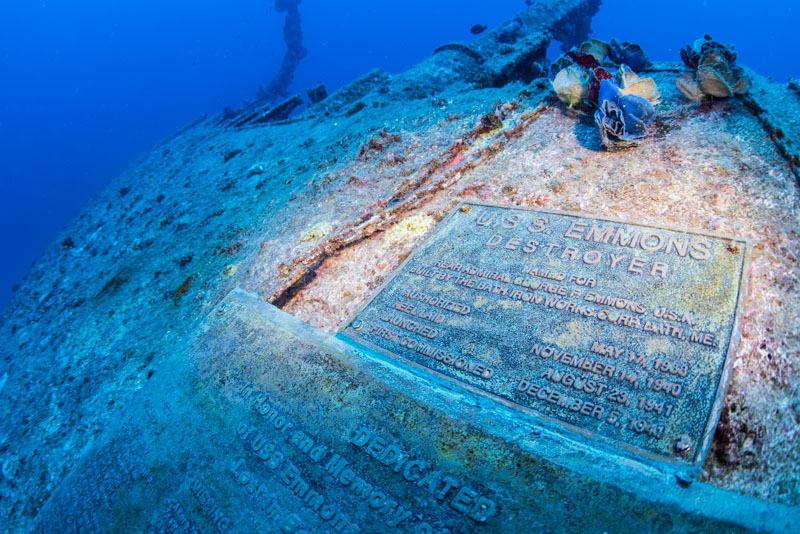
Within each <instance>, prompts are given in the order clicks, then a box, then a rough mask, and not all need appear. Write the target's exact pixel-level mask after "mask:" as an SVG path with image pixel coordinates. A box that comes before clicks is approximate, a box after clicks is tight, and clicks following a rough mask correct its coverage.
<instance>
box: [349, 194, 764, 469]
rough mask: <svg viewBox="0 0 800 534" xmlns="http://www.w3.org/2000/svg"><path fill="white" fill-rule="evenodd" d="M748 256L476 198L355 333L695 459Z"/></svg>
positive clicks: (694, 237)
mask: <svg viewBox="0 0 800 534" xmlns="http://www.w3.org/2000/svg"><path fill="white" fill-rule="evenodd" d="M748 258H749V243H748V242H747V241H746V240H744V239H739V238H735V237H730V236H724V235H719V234H710V233H706V232H698V231H688V230H676V229H671V228H664V227H655V226H647V225H641V224H635V223H626V222H622V221H618V220H613V219H606V218H602V217H593V216H581V215H578V214H569V213H557V212H548V211H536V210H528V209H519V208H509V207H501V206H494V205H486V204H479V203H472V202H469V203H463V204H461V205H460V206H459V207H458V208H457V209H456V210H455V211H454V212H453V213H452V214H451V215H450V216H449V217H448V218H447V219H446V221H444V222H443V223H441V225H440V226H439V227H438V228H437V229H436V232H435V233H434V234H433V235H432V237H430V238H429V239H428V240H426V241H425V243H423V244H422V245H421V246H419V247H418V248H417V249H416V251H415V252H414V254H413V255H412V256H411V257H409V258H408V259H407V260H406V262H405V263H404V264H403V265H402V266H401V268H399V269H398V270H397V271H396V273H395V275H394V276H393V278H391V279H390V280H389V281H388V282H387V283H386V284H385V285H384V286H383V287H382V288H381V289H380V290H379V291H378V293H377V294H376V295H375V296H374V297H373V298H372V299H371V300H370V302H369V303H368V304H367V305H366V306H365V307H363V308H362V309H361V310H360V311H359V312H358V313H357V314H356V316H355V317H354V318H353V319H352V320H351V321H349V322H348V324H347V325H346V326H345V327H344V328H343V329H342V333H343V334H344V335H346V336H348V337H350V338H353V339H354V340H356V341H358V342H360V343H363V344H364V345H366V346H369V347H373V348H377V349H379V350H382V351H384V352H387V353H389V354H392V355H396V356H399V357H400V358H401V359H403V360H405V361H408V362H412V363H413V364H415V365H418V366H421V367H424V368H425V369H428V370H432V371H434V372H436V373H439V374H441V375H444V376H446V377H449V378H451V379H455V380H458V381H459V382H462V383H464V384H467V385H468V386H470V387H472V388H476V389H478V390H480V391H485V392H489V393H491V394H493V395H494V396H496V397H497V398H498V400H500V401H501V402H505V403H509V404H511V405H512V406H515V407H523V408H525V409H528V410H530V411H531V412H535V413H536V414H540V415H543V416H545V417H546V418H548V419H550V420H552V421H557V422H559V424H563V426H565V427H567V428H569V429H570V430H571V431H575V432H578V433H582V434H584V435H589V436H591V437H592V438H594V439H597V440H599V441H603V442H605V443H607V444H610V445H611V446H614V447H620V448H622V449H625V450H626V451H632V452H634V453H641V454H644V455H645V456H648V457H650V458H654V459H657V460H660V461H666V462H668V463H672V464H678V465H684V466H686V467H688V468H689V469H690V470H691V469H692V468H694V469H696V468H699V466H700V465H702V462H703V459H704V457H705V454H706V452H707V450H708V446H709V444H710V439H711V436H712V435H713V430H714V427H715V425H716V422H717V418H718V416H719V410H720V407H721V403H722V398H723V396H724V390H725V387H726V385H727V379H728V374H729V371H730V363H731V360H732V359H733V354H732V353H733V351H734V349H735V346H736V342H737V335H738V334H737V319H738V316H739V313H740V311H741V310H740V307H741V305H742V302H743V297H744V293H745V290H746V280H747V267H748V264H749V262H748Z"/></svg>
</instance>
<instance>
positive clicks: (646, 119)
mask: <svg viewBox="0 0 800 534" xmlns="http://www.w3.org/2000/svg"><path fill="white" fill-rule="evenodd" d="M599 103H600V109H598V110H597V112H596V113H595V114H594V120H595V123H596V124H597V127H598V128H599V129H600V137H601V138H602V140H603V145H604V146H605V147H606V148H608V149H609V150H616V149H621V148H628V147H631V146H636V145H638V144H639V142H640V141H641V139H643V138H644V137H646V136H647V134H648V133H649V131H648V129H647V125H648V124H650V123H651V122H652V121H653V118H654V117H655V110H654V109H653V105H652V104H651V103H650V102H649V101H648V100H647V99H646V98H643V97H641V96H638V95H634V94H624V93H623V91H622V90H621V89H620V88H619V87H618V86H617V84H615V83H614V82H612V81H611V80H603V81H601V82H600V94H599Z"/></svg>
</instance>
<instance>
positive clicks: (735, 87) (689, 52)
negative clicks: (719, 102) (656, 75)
mask: <svg viewBox="0 0 800 534" xmlns="http://www.w3.org/2000/svg"><path fill="white" fill-rule="evenodd" d="M681 59H682V60H683V63H684V64H685V65H686V66H687V67H689V68H690V69H692V70H691V71H688V72H684V73H683V74H681V75H680V76H678V77H677V78H676V79H675V85H676V86H677V88H678V90H679V91H680V92H681V93H683V95H684V96H685V97H686V98H688V99H689V100H699V99H701V98H703V97H704V96H712V97H716V98H728V97H731V96H733V95H735V94H742V93H746V92H748V91H749V90H750V79H749V78H748V77H747V75H746V74H745V72H744V69H742V68H741V67H737V66H736V52H734V51H733V46H731V45H728V44H722V43H718V42H717V41H714V40H713V39H712V38H711V37H710V36H708V35H706V36H704V37H703V38H702V39H698V40H696V41H695V42H694V44H693V45H691V46H686V47H684V48H682V49H681Z"/></svg>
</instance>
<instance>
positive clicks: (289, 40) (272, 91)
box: [257, 0, 307, 102]
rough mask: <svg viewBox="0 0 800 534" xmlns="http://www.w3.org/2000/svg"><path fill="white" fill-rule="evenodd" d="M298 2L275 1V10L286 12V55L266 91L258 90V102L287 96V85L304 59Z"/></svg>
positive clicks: (297, 0)
mask: <svg viewBox="0 0 800 534" xmlns="http://www.w3.org/2000/svg"><path fill="white" fill-rule="evenodd" d="M300 2H301V0H275V10H276V11H278V12H282V11H285V12H286V20H285V21H284V23H283V40H284V42H285V43H286V53H285V54H284V56H283V62H282V63H281V68H280V70H279V71H278V74H276V75H275V77H274V78H273V79H272V80H271V81H270V82H269V85H267V89H266V90H263V89H261V88H259V92H258V98H257V100H258V101H259V102H271V101H273V100H275V99H277V98H279V97H282V96H286V95H287V94H289V85H290V84H291V83H292V80H293V79H294V71H295V69H296V68H297V65H298V64H299V63H300V61H302V59H303V58H304V57H306V53H307V51H306V49H305V47H304V46H303V28H302V26H301V21H300V10H299V9H298V6H299V5H300Z"/></svg>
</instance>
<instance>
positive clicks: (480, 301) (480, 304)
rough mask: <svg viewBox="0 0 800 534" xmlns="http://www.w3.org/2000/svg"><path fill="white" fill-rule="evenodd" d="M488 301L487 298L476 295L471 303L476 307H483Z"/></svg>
mask: <svg viewBox="0 0 800 534" xmlns="http://www.w3.org/2000/svg"><path fill="white" fill-rule="evenodd" d="M488 302H489V299H487V298H486V297H484V296H481V295H478V296H477V297H476V298H475V303H474V304H473V306H475V307H476V308H483V307H484V306H485V305H486V304H487V303H488Z"/></svg>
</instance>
